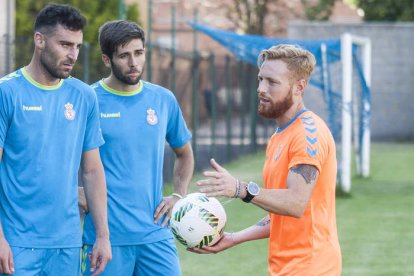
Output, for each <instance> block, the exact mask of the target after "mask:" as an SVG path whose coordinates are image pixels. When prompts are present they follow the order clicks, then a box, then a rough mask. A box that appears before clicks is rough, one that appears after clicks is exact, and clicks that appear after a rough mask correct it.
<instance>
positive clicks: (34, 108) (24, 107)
mask: <svg viewBox="0 0 414 276" xmlns="http://www.w3.org/2000/svg"><path fill="white" fill-rule="evenodd" d="M23 110H24V111H42V110H43V108H42V106H41V105H39V106H27V105H23Z"/></svg>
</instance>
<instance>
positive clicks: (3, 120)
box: [0, 87, 12, 148]
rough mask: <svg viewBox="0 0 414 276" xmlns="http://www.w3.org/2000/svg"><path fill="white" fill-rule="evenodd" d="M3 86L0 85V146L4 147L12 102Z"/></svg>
mask: <svg viewBox="0 0 414 276" xmlns="http://www.w3.org/2000/svg"><path fill="white" fill-rule="evenodd" d="M6 89H7V88H4V87H0V148H3V147H4V143H5V141H6V136H7V130H8V129H9V125H10V114H11V112H10V109H11V108H12V102H11V99H10V97H8V95H7V93H6Z"/></svg>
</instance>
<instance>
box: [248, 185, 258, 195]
mask: <svg viewBox="0 0 414 276" xmlns="http://www.w3.org/2000/svg"><path fill="white" fill-rule="evenodd" d="M259 189H260V188H259V185H257V184H256V183H254V182H250V183H249V184H248V185H247V190H248V191H249V193H250V194H252V195H254V196H257V195H258V194H259Z"/></svg>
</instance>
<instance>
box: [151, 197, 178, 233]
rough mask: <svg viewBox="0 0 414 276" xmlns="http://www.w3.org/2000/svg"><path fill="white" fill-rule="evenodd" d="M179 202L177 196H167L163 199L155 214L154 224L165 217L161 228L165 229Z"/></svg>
mask: <svg viewBox="0 0 414 276" xmlns="http://www.w3.org/2000/svg"><path fill="white" fill-rule="evenodd" d="M178 200H179V198H178V197H176V196H166V197H164V198H163V199H162V201H161V203H160V204H159V205H158V207H157V209H156V210H155V214H154V219H155V220H154V223H158V221H159V220H160V219H161V218H162V217H163V216H164V215H165V217H164V220H163V221H162V224H161V227H164V226H165V225H166V224H167V223H168V221H169V219H170V218H171V213H172V209H173V207H174V205H175V203H177V201H178Z"/></svg>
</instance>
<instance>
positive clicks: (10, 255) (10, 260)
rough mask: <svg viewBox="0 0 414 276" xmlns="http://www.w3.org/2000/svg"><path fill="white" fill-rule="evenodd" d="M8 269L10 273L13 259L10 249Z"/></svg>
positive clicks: (12, 271)
mask: <svg viewBox="0 0 414 276" xmlns="http://www.w3.org/2000/svg"><path fill="white" fill-rule="evenodd" d="M9 271H10V274H13V273H14V260H13V253H12V251H11V250H10V253H9Z"/></svg>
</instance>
